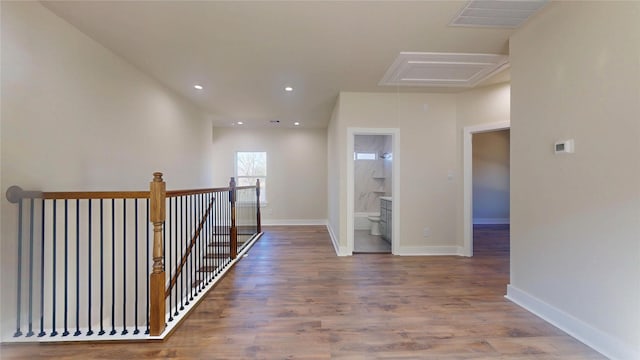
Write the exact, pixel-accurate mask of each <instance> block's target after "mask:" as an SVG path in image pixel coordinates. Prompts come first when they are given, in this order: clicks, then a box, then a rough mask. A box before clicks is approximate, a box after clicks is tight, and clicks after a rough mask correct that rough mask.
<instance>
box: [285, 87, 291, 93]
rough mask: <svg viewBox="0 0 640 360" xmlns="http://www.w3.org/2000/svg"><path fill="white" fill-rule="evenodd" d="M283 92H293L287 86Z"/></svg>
mask: <svg viewBox="0 0 640 360" xmlns="http://www.w3.org/2000/svg"><path fill="white" fill-rule="evenodd" d="M284 91H286V92H292V91H293V88H292V87H291V86H287V87H285V88H284Z"/></svg>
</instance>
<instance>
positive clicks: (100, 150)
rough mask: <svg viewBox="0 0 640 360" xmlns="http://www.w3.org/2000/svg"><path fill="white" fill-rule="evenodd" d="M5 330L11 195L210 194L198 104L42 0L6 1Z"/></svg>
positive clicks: (10, 307)
mask: <svg viewBox="0 0 640 360" xmlns="http://www.w3.org/2000/svg"><path fill="white" fill-rule="evenodd" d="M1 6H2V9H1V10H2V15H1V16H2V18H1V20H2V21H1V26H2V35H1V36H2V38H1V40H2V41H1V42H2V45H1V46H2V57H1V61H2V74H1V76H2V79H1V80H2V87H1V91H2V96H1V100H2V110H1V114H0V115H1V120H2V123H1V136H2V138H1V142H2V144H1V174H2V177H1V179H0V180H1V189H2V192H3V196H2V200H1V201H2V238H1V240H0V243H1V249H2V263H1V264H2V267H1V268H2V275H3V276H2V277H1V280H0V281H2V283H1V284H0V289H2V296H1V297H0V298H1V299H2V304H1V305H0V308H2V329H3V330H5V329H6V328H7V327H11V326H12V324H9V323H7V322H8V318H9V315H8V312H9V313H10V312H12V311H14V309H15V308H14V304H13V302H14V301H15V300H14V299H13V295H12V294H13V289H15V284H14V281H13V278H14V276H12V275H13V273H14V272H15V264H14V260H15V259H14V258H15V254H16V249H15V241H16V240H15V238H16V236H15V234H14V231H15V225H16V219H15V213H16V208H15V205H13V204H10V203H8V201H7V200H6V198H5V197H4V192H5V191H6V189H7V187H9V186H11V185H19V186H21V187H23V188H25V189H29V190H45V191H71V190H145V189H148V186H149V181H150V180H151V178H152V173H153V172H154V171H163V172H164V173H165V180H166V181H167V186H168V188H170V189H174V188H194V187H204V186H207V187H209V186H211V185H212V184H211V180H212V171H213V170H212V163H211V161H210V159H211V152H210V141H211V137H210V131H209V129H210V125H209V122H208V121H206V120H205V117H204V115H203V114H202V113H201V112H200V111H199V110H198V109H197V108H195V107H194V106H192V105H191V104H190V103H188V102H186V101H185V100H183V99H182V98H180V97H179V96H177V95H176V94H175V93H173V92H171V91H169V90H167V89H166V88H164V87H163V86H162V85H160V84H159V83H158V82H156V81H155V80H154V79H152V78H150V77H148V76H146V75H144V74H142V73H141V72H140V71H138V70H137V69H135V68H134V67H133V66H131V65H129V64H128V63H126V62H125V61H124V60H122V59H121V58H120V57H118V56H116V55H114V54H113V53H111V52H110V51H109V50H107V49H105V48H104V47H102V46H101V45H99V44H98V43H96V42H94V41H93V40H92V39H90V38H88V37H87V36H85V35H84V34H82V33H80V32H79V31H78V30H76V29H75V28H74V27H72V26H71V25H69V24H68V23H66V22H64V21H63V20H61V19H60V18H58V17H57V16H55V15H54V14H52V13H51V12H49V11H48V10H47V9H45V8H44V7H43V6H42V5H40V4H39V3H37V2H2V3H1Z"/></svg>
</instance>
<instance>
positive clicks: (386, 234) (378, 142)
mask: <svg viewBox="0 0 640 360" xmlns="http://www.w3.org/2000/svg"><path fill="white" fill-rule="evenodd" d="M350 130H352V132H350V135H349V137H350V141H349V142H348V148H349V149H348V150H349V151H348V152H349V164H350V165H349V166H348V168H349V173H348V174H347V179H348V183H349V185H348V190H349V191H348V195H347V196H348V206H347V207H348V209H349V211H348V214H349V215H350V216H349V217H350V219H349V221H347V233H348V239H347V242H348V243H349V249H350V250H351V253H352V254H364V253H393V249H394V246H393V244H394V243H395V240H397V239H394V232H395V231H394V226H393V225H394V218H396V215H397V214H394V208H396V207H397V203H396V202H395V201H394V200H395V199H394V195H396V192H395V191H394V190H395V189H396V188H397V186H396V185H397V184H396V183H397V170H398V168H397V164H398V152H397V151H396V150H397V149H396V148H397V132H394V131H393V129H350ZM396 236H397V235H396Z"/></svg>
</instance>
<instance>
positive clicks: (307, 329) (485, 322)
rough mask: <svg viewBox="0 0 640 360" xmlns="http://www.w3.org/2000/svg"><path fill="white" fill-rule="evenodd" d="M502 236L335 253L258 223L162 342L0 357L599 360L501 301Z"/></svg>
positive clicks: (29, 348)
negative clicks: (468, 253)
mask: <svg viewBox="0 0 640 360" xmlns="http://www.w3.org/2000/svg"><path fill="white" fill-rule="evenodd" d="M504 234H505V230H504V229H499V228H496V229H491V228H487V229H480V230H478V232H477V235H478V238H477V239H476V241H475V252H476V254H477V255H476V256H475V257H473V258H463V257H445V256H443V257H398V256H392V255H389V254H379V255H378V254H367V255H360V256H352V257H337V256H336V255H335V253H334V250H333V247H332V245H331V241H330V239H329V235H328V233H327V231H326V229H325V228H324V227H319V226H298V227H267V228H265V235H264V236H263V237H262V238H261V239H260V240H259V241H258V242H257V243H256V245H255V246H254V248H253V249H251V251H250V252H249V255H248V257H246V258H244V259H243V260H242V261H240V262H239V263H238V264H237V265H236V267H235V268H234V269H232V270H231V271H230V272H229V274H228V275H227V276H226V277H225V278H224V279H223V280H222V282H221V283H220V284H219V285H218V286H217V287H216V288H215V289H214V290H213V291H212V292H211V293H210V294H208V295H207V297H206V298H205V299H204V300H203V301H202V303H200V304H199V306H198V308H197V309H196V310H194V312H193V313H192V314H191V315H190V317H189V318H188V319H187V320H186V321H185V322H184V323H183V324H182V325H181V326H180V328H179V329H178V330H176V332H175V333H174V334H173V336H172V337H170V338H169V339H168V340H166V341H165V342H161V343H136V344H133V343H119V344H63V345H59V344H46V345H43V344H31V345H2V346H1V347H0V357H1V358H2V359H44V358H56V359H87V358H99V359H134V358H147V359H159V358H167V359H442V360H453V359H567V360H568V359H575V360H577V359H603V358H604V357H602V356H601V355H599V354H598V353H596V352H595V351H593V350H591V349H590V348H588V347H587V346H585V345H583V344H581V343H580V342H578V341H577V340H575V339H573V338H571V337H569V336H568V335H566V334H565V333H563V332H562V331H560V330H558V329H556V328H555V327H553V326H551V325H549V324H548V323H546V322H544V321H542V320H540V319H539V318H537V317H535V316H534V315H532V314H530V313H528V312H527V311H525V310H523V309H521V308H520V307H518V306H516V305H515V304H512V303H511V302H509V301H508V300H506V299H504V297H503V295H504V293H505V288H506V284H507V282H508V269H509V264H508V261H509V260H508V232H506V234H507V237H506V242H505V235H504ZM505 244H506V250H507V251H505ZM505 254H507V255H505Z"/></svg>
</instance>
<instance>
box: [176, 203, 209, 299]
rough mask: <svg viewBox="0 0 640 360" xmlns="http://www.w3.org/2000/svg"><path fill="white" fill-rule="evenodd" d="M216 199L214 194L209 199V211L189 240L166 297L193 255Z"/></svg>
mask: <svg viewBox="0 0 640 360" xmlns="http://www.w3.org/2000/svg"><path fill="white" fill-rule="evenodd" d="M215 199H216V198H215V197H214V196H212V197H211V201H209V206H208V207H207V211H205V213H204V215H202V219H200V223H199V224H198V228H197V229H196V232H195V233H194V234H193V237H191V241H190V242H189V246H188V247H187V249H186V251H185V253H184V255H182V259H181V260H180V265H179V266H178V268H177V269H176V271H175V273H174V274H173V276H172V277H171V281H169V286H168V287H167V289H166V291H165V293H164V297H165V299H166V298H167V297H168V296H169V294H170V293H171V289H173V287H174V286H175V285H176V282H177V281H178V276H179V275H180V272H182V268H183V267H184V265H185V264H186V263H187V258H188V257H189V255H191V250H192V249H193V247H194V246H195V245H196V242H197V240H198V237H200V232H201V231H202V228H203V227H204V224H205V222H206V221H207V218H208V217H209V213H210V212H211V209H212V208H213V204H214V202H215Z"/></svg>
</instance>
